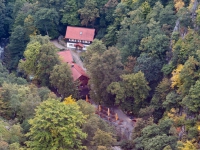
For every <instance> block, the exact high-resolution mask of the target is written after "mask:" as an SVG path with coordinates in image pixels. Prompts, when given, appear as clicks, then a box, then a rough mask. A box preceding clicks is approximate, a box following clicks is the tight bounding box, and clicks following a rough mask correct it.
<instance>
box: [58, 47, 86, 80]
mask: <svg viewBox="0 0 200 150" xmlns="http://www.w3.org/2000/svg"><path fill="white" fill-rule="evenodd" d="M58 55H59V56H60V58H61V61H62V62H64V63H68V64H69V67H70V69H71V72H72V76H73V79H74V81H76V80H77V79H79V78H80V77H81V76H85V77H87V78H88V75H87V74H86V73H85V71H84V70H83V69H82V68H81V67H80V66H79V65H77V64H76V63H73V58H72V54H71V52H70V50H65V51H60V52H58Z"/></svg>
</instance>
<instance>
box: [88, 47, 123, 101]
mask: <svg viewBox="0 0 200 150" xmlns="http://www.w3.org/2000/svg"><path fill="white" fill-rule="evenodd" d="M86 68H87V70H88V73H89V75H90V80H89V84H90V85H91V91H90V94H91V97H92V99H93V100H95V101H97V102H98V103H105V104H107V105H113V104H114V101H113V100H112V99H113V97H112V95H111V94H110V93H108V92H107V91H106V88H107V86H108V85H109V84H110V83H112V82H115V81H118V80H119V79H120V77H119V76H120V75H121V74H122V69H123V66H122V63H121V58H120V54H119V51H118V49H117V48H115V47H110V48H109V49H108V50H106V51H104V52H103V54H102V55H99V54H98V53H94V54H93V55H92V57H91V58H90V64H88V65H86Z"/></svg>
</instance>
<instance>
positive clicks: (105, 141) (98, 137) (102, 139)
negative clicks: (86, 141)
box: [93, 129, 116, 148]
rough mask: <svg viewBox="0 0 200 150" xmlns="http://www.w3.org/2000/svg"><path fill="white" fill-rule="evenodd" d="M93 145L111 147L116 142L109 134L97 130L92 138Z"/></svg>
mask: <svg viewBox="0 0 200 150" xmlns="http://www.w3.org/2000/svg"><path fill="white" fill-rule="evenodd" d="M93 140H94V145H98V146H106V147H108V148H110V147H111V145H113V144H114V143H115V142H116V139H115V138H113V136H112V134H111V133H108V132H104V131H101V130H99V129H98V130H97V131H96V132H95V136H94V137H93Z"/></svg>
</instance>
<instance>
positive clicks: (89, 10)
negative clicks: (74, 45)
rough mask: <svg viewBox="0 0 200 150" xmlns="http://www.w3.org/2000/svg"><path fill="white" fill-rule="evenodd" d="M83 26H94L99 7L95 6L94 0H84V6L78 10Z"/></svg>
mask: <svg viewBox="0 0 200 150" xmlns="http://www.w3.org/2000/svg"><path fill="white" fill-rule="evenodd" d="M78 13H79V14H80V18H81V20H82V21H81V24H82V25H83V26H86V27H87V26H88V25H92V26H94V23H95V20H96V18H98V17H99V9H98V8H97V2H96V0H86V1H85V3H84V7H83V8H81V9H79V10H78Z"/></svg>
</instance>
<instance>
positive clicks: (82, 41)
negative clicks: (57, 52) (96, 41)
mask: <svg viewBox="0 0 200 150" xmlns="http://www.w3.org/2000/svg"><path fill="white" fill-rule="evenodd" d="M69 41H70V42H81V43H90V41H84V40H75V39H69Z"/></svg>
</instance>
